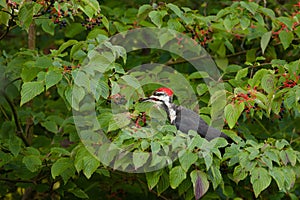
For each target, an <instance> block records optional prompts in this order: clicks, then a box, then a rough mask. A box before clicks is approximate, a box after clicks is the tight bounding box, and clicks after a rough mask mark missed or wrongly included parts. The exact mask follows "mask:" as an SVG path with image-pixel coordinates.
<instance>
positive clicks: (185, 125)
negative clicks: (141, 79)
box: [142, 88, 231, 141]
mask: <svg viewBox="0 0 300 200" xmlns="http://www.w3.org/2000/svg"><path fill="white" fill-rule="evenodd" d="M142 101H144V102H153V103H155V104H156V105H158V106H160V107H162V108H163V109H164V110H165V111H166V112H167V116H168V119H169V120H170V123H171V124H172V125H175V126H176V128H177V129H178V130H180V131H181V132H183V133H188V131H189V130H194V131H196V132H197V133H198V134H199V135H200V136H201V137H203V138H206V139H207V140H208V141H210V140H212V139H214V138H217V137H223V138H225V139H226V140H227V141H231V139H230V138H229V137H228V136H227V135H226V134H225V133H223V132H221V131H219V130H218V129H215V128H213V127H210V126H209V125H208V124H207V123H206V122H205V121H204V120H203V119H202V118H201V117H200V116H199V115H198V114H197V113H195V112H194V111H192V110H190V109H187V108H185V107H183V106H177V105H175V104H173V103H172V102H173V91H172V90H171V89H170V88H159V89H157V90H156V91H154V93H153V94H152V95H151V96H150V97H148V98H145V99H143V100H142Z"/></svg>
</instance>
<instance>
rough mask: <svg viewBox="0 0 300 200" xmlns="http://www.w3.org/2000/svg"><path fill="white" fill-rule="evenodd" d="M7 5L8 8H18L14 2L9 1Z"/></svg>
mask: <svg viewBox="0 0 300 200" xmlns="http://www.w3.org/2000/svg"><path fill="white" fill-rule="evenodd" d="M6 3H7V6H8V7H11V8H17V7H18V5H17V3H16V2H14V1H11V0H7V1H6Z"/></svg>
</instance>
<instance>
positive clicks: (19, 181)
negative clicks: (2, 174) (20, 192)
mask: <svg viewBox="0 0 300 200" xmlns="http://www.w3.org/2000/svg"><path fill="white" fill-rule="evenodd" d="M0 181H6V182H11V183H34V184H35V181H33V180H21V179H15V180H14V179H9V178H0Z"/></svg>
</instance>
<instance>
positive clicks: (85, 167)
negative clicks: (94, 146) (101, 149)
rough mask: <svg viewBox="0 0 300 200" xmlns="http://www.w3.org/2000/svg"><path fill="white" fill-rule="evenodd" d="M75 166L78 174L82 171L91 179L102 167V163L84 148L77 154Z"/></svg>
mask: <svg viewBox="0 0 300 200" xmlns="http://www.w3.org/2000/svg"><path fill="white" fill-rule="evenodd" d="M74 166H75V168H76V170H77V172H80V171H81V170H82V171H83V174H84V175H85V176H86V177H87V178H88V179H89V178H91V176H92V175H93V173H94V172H95V171H96V170H97V168H98V167H99V166H100V162H99V161H98V160H97V159H96V158H95V157H94V156H93V155H92V154H91V153H90V152H89V151H88V150H87V149H86V148H85V147H83V146H82V147H80V148H79V149H78V151H77V153H76V156H75V161H74Z"/></svg>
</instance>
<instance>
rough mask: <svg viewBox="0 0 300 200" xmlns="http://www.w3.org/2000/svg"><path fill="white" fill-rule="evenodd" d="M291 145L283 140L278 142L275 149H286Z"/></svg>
mask: <svg viewBox="0 0 300 200" xmlns="http://www.w3.org/2000/svg"><path fill="white" fill-rule="evenodd" d="M288 146H290V144H289V143H288V141H286V140H285V139H282V140H276V142H275V147H276V148H277V149H279V150H281V149H283V148H284V147H288Z"/></svg>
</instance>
